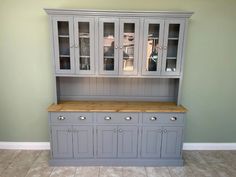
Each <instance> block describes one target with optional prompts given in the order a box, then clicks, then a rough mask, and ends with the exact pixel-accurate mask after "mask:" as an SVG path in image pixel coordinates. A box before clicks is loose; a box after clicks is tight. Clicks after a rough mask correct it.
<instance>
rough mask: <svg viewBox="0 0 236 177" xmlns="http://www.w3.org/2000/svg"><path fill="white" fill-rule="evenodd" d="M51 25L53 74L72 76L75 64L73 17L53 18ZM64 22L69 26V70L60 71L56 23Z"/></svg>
mask: <svg viewBox="0 0 236 177" xmlns="http://www.w3.org/2000/svg"><path fill="white" fill-rule="evenodd" d="M52 21H53V22H52V23H53V41H54V57H55V58H54V60H55V61H54V62H55V72H56V73H57V74H74V73H75V63H74V59H75V56H74V31H73V30H74V28H73V22H74V21H73V17H72V16H54V17H52ZM59 21H62V22H63V21H64V22H68V24H69V45H70V46H69V47H70V69H68V70H67V69H66V70H64V69H60V54H59V40H58V38H59V35H58V25H57V24H58V22H59Z"/></svg>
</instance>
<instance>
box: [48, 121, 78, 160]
mask: <svg viewBox="0 0 236 177" xmlns="http://www.w3.org/2000/svg"><path fill="white" fill-rule="evenodd" d="M71 128H72V127H71V126H65V125H60V126H52V127H51V130H52V151H53V157H54V158H72V157H73V150H72V132H71V130H72V129H71Z"/></svg>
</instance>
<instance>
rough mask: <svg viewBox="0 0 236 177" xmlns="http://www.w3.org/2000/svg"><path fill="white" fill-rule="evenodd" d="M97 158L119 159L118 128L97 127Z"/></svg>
mask: <svg viewBox="0 0 236 177" xmlns="http://www.w3.org/2000/svg"><path fill="white" fill-rule="evenodd" d="M97 157H98V158H116V157H117V126H111V125H109V126H97Z"/></svg>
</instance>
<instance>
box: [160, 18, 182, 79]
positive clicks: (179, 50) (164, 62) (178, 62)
mask: <svg viewBox="0 0 236 177" xmlns="http://www.w3.org/2000/svg"><path fill="white" fill-rule="evenodd" d="M170 24H180V28H179V37H178V38H179V39H178V47H177V59H176V70H175V71H166V65H167V54H168V51H169V50H170V48H168V36H169V26H170ZM184 29H185V20H184V19H178V20H177V19H169V20H165V34H164V47H167V49H165V48H164V49H163V59H162V71H161V74H162V75H180V71H181V68H180V67H181V63H182V61H181V60H182V48H183V42H184Z"/></svg>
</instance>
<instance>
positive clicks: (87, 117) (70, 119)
mask: <svg viewBox="0 0 236 177" xmlns="http://www.w3.org/2000/svg"><path fill="white" fill-rule="evenodd" d="M51 122H52V123H57V124H58V123H78V124H88V123H92V122H93V113H82V112H77V113H65V112H58V113H51Z"/></svg>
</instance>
